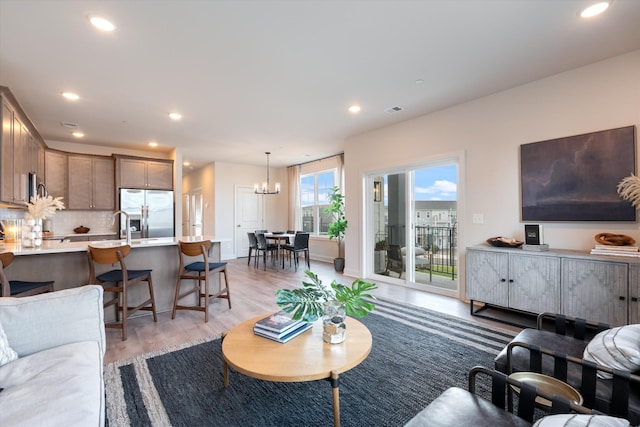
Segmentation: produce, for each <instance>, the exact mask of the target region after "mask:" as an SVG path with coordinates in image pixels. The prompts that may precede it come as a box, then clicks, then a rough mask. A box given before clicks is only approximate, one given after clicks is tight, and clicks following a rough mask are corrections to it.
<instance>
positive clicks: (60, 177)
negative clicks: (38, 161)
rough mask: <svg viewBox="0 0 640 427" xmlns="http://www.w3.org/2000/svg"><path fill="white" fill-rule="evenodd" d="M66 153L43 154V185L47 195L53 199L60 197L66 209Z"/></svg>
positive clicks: (49, 151) (52, 152)
mask: <svg viewBox="0 0 640 427" xmlns="http://www.w3.org/2000/svg"><path fill="white" fill-rule="evenodd" d="M67 170H68V166H67V153H64V152H62V151H52V150H47V151H46V152H45V154H44V184H45V186H46V187H47V193H48V194H49V195H51V196H53V197H62V198H63V199H62V201H63V202H64V204H65V207H68V206H67V205H68V200H67V199H68V197H67V194H68V193H67Z"/></svg>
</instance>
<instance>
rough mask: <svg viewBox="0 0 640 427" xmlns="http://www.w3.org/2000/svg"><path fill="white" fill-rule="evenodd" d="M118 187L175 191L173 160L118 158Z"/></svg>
mask: <svg viewBox="0 0 640 427" xmlns="http://www.w3.org/2000/svg"><path fill="white" fill-rule="evenodd" d="M117 174H118V187H120V188H143V189H154V190H173V160H150V159H142V158H132V157H119V156H118V157H117Z"/></svg>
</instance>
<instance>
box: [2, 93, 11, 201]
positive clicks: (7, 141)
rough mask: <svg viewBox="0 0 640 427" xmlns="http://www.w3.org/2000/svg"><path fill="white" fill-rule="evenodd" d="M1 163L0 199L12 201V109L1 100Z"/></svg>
mask: <svg viewBox="0 0 640 427" xmlns="http://www.w3.org/2000/svg"><path fill="white" fill-rule="evenodd" d="M0 144H2V151H0V156H2V163H1V164H0V166H1V168H2V171H1V175H2V176H0V178H1V179H2V184H1V185H0V199H1V200H2V201H3V202H7V203H12V202H13V109H11V107H10V106H9V105H8V104H6V103H5V102H4V101H3V102H2V139H1V140H0Z"/></svg>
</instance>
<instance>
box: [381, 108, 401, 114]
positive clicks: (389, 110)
mask: <svg viewBox="0 0 640 427" xmlns="http://www.w3.org/2000/svg"><path fill="white" fill-rule="evenodd" d="M402 110H403V108H402V107H391V108H387V109H386V110H384V111H385V112H387V113H397V112H400V111H402Z"/></svg>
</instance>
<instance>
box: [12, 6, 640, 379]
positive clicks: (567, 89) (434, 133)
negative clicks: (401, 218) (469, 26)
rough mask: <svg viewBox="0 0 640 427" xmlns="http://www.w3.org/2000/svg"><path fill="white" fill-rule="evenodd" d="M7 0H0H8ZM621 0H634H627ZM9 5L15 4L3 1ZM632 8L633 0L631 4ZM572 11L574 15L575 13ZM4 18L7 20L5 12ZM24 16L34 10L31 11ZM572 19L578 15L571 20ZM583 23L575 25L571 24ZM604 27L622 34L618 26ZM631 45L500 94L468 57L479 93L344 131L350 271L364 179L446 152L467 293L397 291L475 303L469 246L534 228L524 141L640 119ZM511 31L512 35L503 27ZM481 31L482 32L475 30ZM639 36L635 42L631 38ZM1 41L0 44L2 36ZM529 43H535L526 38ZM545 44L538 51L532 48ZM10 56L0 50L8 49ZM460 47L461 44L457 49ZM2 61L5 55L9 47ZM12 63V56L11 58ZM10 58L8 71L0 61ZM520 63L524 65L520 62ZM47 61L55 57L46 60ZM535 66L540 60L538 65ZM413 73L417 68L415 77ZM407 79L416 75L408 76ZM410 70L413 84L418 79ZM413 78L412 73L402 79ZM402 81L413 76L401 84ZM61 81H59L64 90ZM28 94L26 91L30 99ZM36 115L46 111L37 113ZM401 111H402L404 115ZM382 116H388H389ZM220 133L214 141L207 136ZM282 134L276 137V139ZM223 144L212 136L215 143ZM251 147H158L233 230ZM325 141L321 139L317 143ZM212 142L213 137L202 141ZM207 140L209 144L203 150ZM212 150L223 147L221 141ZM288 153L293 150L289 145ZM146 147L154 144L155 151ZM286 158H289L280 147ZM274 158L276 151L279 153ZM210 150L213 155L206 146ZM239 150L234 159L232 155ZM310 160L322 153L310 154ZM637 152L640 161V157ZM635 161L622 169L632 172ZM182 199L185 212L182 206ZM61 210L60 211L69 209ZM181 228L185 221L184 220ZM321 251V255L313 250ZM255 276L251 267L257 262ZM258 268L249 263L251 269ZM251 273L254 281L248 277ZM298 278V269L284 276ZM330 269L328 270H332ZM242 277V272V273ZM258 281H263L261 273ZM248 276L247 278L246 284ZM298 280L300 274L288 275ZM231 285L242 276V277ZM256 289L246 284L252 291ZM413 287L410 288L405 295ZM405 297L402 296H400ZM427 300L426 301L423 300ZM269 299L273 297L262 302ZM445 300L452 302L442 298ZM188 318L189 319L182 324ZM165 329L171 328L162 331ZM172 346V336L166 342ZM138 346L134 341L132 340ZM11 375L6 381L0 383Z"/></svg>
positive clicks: (55, 143)
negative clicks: (192, 160) (528, 218)
mask: <svg viewBox="0 0 640 427" xmlns="http://www.w3.org/2000/svg"><path fill="white" fill-rule="evenodd" d="M6 1H7V0H1V2H0V11H2V7H3V6H2V3H5V2H6ZM571 3H572V4H571V6H572V7H573V6H575V9H576V10H577V6H578V5H579V4H580V3H581V2H579V1H576V2H571ZM617 3H619V4H620V5H625V3H631V2H624V1H618V2H617ZM5 4H6V3H5ZM627 7H631V6H627ZM630 15H631V16H632V17H638V18H639V19H640V17H639V16H638V9H637V8H636V7H631V13H630ZM572 18H573V16H572ZM2 19H3V21H0V22H2V23H3V24H4V22H5V21H4V20H5V19H9V18H2ZM25 19H26V18H25ZM572 25H573V24H572ZM572 28H573V27H572ZM600 31H604V32H615V29H611V28H609V29H606V30H602V29H601V28H600ZM634 36H635V37H634V38H633V40H632V41H633V43H635V47H634V48H632V49H629V48H628V45H626V46H625V47H624V48H617V47H616V45H615V43H612V47H611V48H610V49H609V51H608V53H607V54H606V55H604V56H602V57H600V58H599V59H598V60H595V61H589V62H587V63H585V64H583V65H580V66H577V67H572V68H570V69H566V68H565V67H564V66H563V65H564V64H563V59H564V58H563V57H564V56H565V55H567V56H570V52H567V51H564V52H556V57H555V59H556V60H557V62H558V68H557V70H558V71H557V72H554V73H550V74H547V75H544V76H543V75H538V74H536V73H535V70H533V69H532V70H531V73H530V74H529V75H530V76H534V78H532V79H531V80H528V81H527V82H523V83H517V84H512V85H507V86H508V87H509V88H508V89H500V90H498V91H494V92H488V93H478V94H477V95H476V96H474V92H473V89H472V88H467V87H465V85H464V83H465V79H464V74H469V75H471V74H473V73H480V72H485V73H488V74H497V75H499V76H500V78H501V79H504V80H505V81H506V80H508V79H509V77H510V75H509V72H508V71H509V70H506V69H503V68H493V67H492V65H493V64H492V63H491V62H490V61H489V62H488V63H487V64H483V65H485V66H486V69H482V70H475V69H474V68H473V67H471V66H469V67H468V68H466V69H464V70H463V72H461V74H462V77H461V78H460V81H459V85H460V87H461V89H460V90H464V89H467V90H468V91H469V92H470V93H471V95H470V96H469V98H468V100H464V101H463V102H458V103H452V104H443V105H442V107H441V108H434V109H433V110H432V111H430V112H427V113H425V114H412V115H411V116H407V118H406V119H403V120H398V121H397V122H393V123H391V124H386V123H384V124H381V125H380V126H372V127H362V129H365V130H363V131H361V132H353V133H351V134H348V135H346V136H345V138H344V146H343V147H342V148H341V149H338V150H335V151H332V152H330V153H328V154H331V155H335V154H338V153H339V152H340V151H343V152H344V174H345V187H344V193H345V195H346V197H347V204H346V214H347V218H348V219H349V229H348V235H347V238H346V239H345V242H344V243H345V253H346V267H345V272H344V273H345V278H351V277H363V278H367V279H372V278H374V277H375V276H374V275H373V268H371V263H372V261H371V260H370V259H369V258H368V255H367V254H369V253H372V252H373V250H372V248H373V245H374V244H375V241H374V236H371V235H369V234H368V230H369V228H368V227H369V224H368V223H367V219H366V218H367V215H366V208H365V207H364V205H365V201H366V200H367V198H368V197H370V195H369V194H365V192H368V191H369V188H368V187H366V186H365V185H364V183H365V178H366V177H368V176H370V175H372V174H375V173H378V172H384V171H388V170H394V169H397V168H402V167H406V166H411V165H416V164H432V163H438V162H441V161H443V160H446V161H454V162H456V164H457V165H458V170H459V179H458V189H457V191H458V210H459V214H458V217H459V218H460V221H459V248H460V250H459V254H458V255H459V259H460V270H459V272H460V278H459V280H460V283H461V289H460V294H459V295H458V299H454V302H451V303H449V302H447V301H446V300H442V299H440V298H438V297H433V298H431V297H422V296H420V294H419V293H414V292H413V290H411V289H408V288H403V287H402V286H400V287H398V288H397V289H394V290H393V291H386V290H385V292H389V293H390V294H394V292H395V295H394V296H395V297H396V298H404V299H405V300H406V301H407V302H410V301H411V300H413V301H416V300H420V301H421V304H424V305H428V304H433V305H439V304H441V306H442V307H445V308H443V310H445V311H447V310H449V311H450V312H453V313H456V312H458V313H459V312H461V311H464V310H467V309H468V308H467V306H465V299H466V296H465V292H464V283H465V281H466V272H465V248H466V247H468V246H473V245H478V244H481V243H483V242H485V241H486V239H487V238H489V237H493V236H506V237H513V238H516V239H518V240H524V227H523V222H522V221H521V219H520V208H521V206H520V183H519V179H520V172H519V168H520V159H519V148H520V146H521V145H522V144H527V143H532V142H538V141H544V140H549V139H554V138H561V137H568V136H573V135H581V134H585V133H590V132H596V131H601V130H607V129H615V128H620V127H626V126H636V127H637V126H638V124H640V86H639V83H638V77H637V76H638V75H640V31H638V30H636V32H635V33H634ZM505 37H508V36H505ZM469 38H470V39H471V38H472V36H469ZM633 43H630V44H633ZM0 46H1V45H0ZM552 48H553V46H552V45H550V44H547V45H543V46H541V47H539V49H541V50H545V49H552ZM522 50H526V47H525V46H523V47H522ZM534 53H536V52H533V53H532V55H533V54H534ZM0 55H1V52H0ZM451 55H454V54H451ZM0 58H2V59H4V57H2V56H0ZM3 62H4V61H3ZM5 66H6V65H0V71H2V70H3V68H2V67H5ZM7 67H8V68H6V69H5V70H11V71H12V73H11V79H15V81H16V82H17V81H18V80H17V77H16V75H17V73H16V72H15V70H13V69H12V68H11V67H9V66H7ZM513 67H514V68H517V67H518V64H513ZM45 68H46V67H45ZM532 68H533V67H532ZM2 74H3V73H1V72H0V85H5V84H6V85H7V86H9V87H10V88H11V89H13V88H14V87H16V88H19V89H18V90H17V93H16V96H17V98H18V99H19V100H22V99H23V98H22V97H21V96H20V95H21V93H23V94H25V96H26V95H27V94H28V93H29V90H26V89H25V87H26V86H27V87H28V85H26V86H25V84H24V83H21V84H20V85H18V84H16V85H13V84H11V83H12V82H10V81H9V82H6V81H4V78H5V77H4V76H3V75H2ZM412 76H413V75H412ZM404 79H405V80H406V77H404ZM413 79H414V78H413V77H412V78H411V79H410V80H411V81H410V83H411V85H416V87H420V86H419V85H417V84H416V83H414V81H413ZM389 81H390V82H395V81H396V79H395V77H389ZM403 81H404V80H403ZM397 84H398V85H399V86H401V85H402V84H404V83H397ZM437 87H438V84H437V83H434V84H433V86H431V87H430V88H429V89H428V91H426V90H425V92H427V93H423V94H421V95H420V96H422V97H429V96H434V97H435V96H436V95H437ZM51 90H58V88H57V87H56V88H54V89H51ZM24 99H26V98H24ZM35 105H36V103H35V102H33V101H29V102H28V103H25V105H24V106H25V109H27V110H29V107H31V106H35ZM28 113H29V114H30V115H32V116H33V119H34V120H36V121H37V118H38V117H37V114H36V113H35V112H31V111H28ZM398 114H401V113H398ZM381 123H382V122H381ZM47 142H48V143H50V146H51V147H52V148H57V149H65V150H69V151H75V152H79V153H92V154H107V152H109V153H111V152H113V151H114V149H113V148H112V147H104V146H102V147H98V146H90V145H85V144H82V143H78V142H74V141H60V140H56V139H52V140H50V141H49V140H48V141H47ZM209 142H210V141H207V143H209ZM274 144H276V142H274ZM211 145H213V144H211ZM247 145H248V146H249V147H248V148H247V150H250V151H254V152H257V154H258V158H257V159H256V158H252V159H251V162H250V164H249V163H243V162H242V157H241V156H239V157H233V158H232V157H230V158H228V159H224V160H216V161H207V162H206V163H204V164H201V165H199V166H198V167H197V168H195V169H194V170H191V169H189V167H188V166H184V165H183V160H184V154H182V153H181V152H180V150H178V151H177V152H174V153H172V154H160V155H158V154H152V155H151V154H150V155H149V156H150V157H151V156H157V157H163V158H167V157H169V156H171V155H174V156H175V159H174V160H175V167H176V171H175V177H176V180H179V181H178V182H180V183H181V184H182V186H180V185H179V186H177V187H179V188H176V201H177V206H178V205H179V203H180V202H179V200H180V198H181V196H182V195H183V194H187V193H191V192H192V191H194V190H195V189H198V188H200V189H202V191H203V197H204V204H205V206H206V208H205V212H206V215H205V217H204V218H203V220H204V227H205V229H206V230H208V231H210V232H211V234H215V235H217V236H225V237H229V238H233V233H234V230H235V227H236V223H235V218H234V216H233V215H232V210H233V209H232V207H233V206H234V203H235V188H236V187H237V186H250V187H253V185H254V184H255V183H256V182H261V181H263V180H264V174H265V165H264V163H263V162H264V157H263V152H264V151H265V150H266V149H271V150H272V151H273V152H274V154H276V150H275V148H273V149H272V148H268V147H267V148H265V149H263V147H262V145H260V144H257V143H254V144H251V143H248V144H247ZM316 145H321V144H320V143H319V142H316ZM202 147H207V145H203V146H202ZM202 147H201V148H200V150H202V151H205V150H204V149H203V148H202ZM115 151H120V152H122V153H131V151H128V150H127V149H124V148H123V149H116V150H115ZM212 151H214V150H212ZM279 151H287V149H286V148H282V149H281V150H279ZM142 152H145V151H143V149H142V148H138V149H136V150H135V153H136V154H139V153H142ZM145 153H148V152H145ZM273 157H279V156H273ZM273 157H272V159H273ZM203 158H204V156H203ZM230 159H232V160H230ZM306 160H307V159H306V158H304V157H299V158H297V159H296V160H295V162H291V163H282V161H283V160H282V159H279V160H278V163H279V164H277V165H275V166H274V165H272V167H271V179H272V182H276V181H278V182H280V183H282V192H281V194H279V195H275V196H266V197H265V198H264V199H265V212H266V215H265V218H266V223H265V227H266V228H268V229H271V230H285V229H287V228H288V226H289V223H290V221H289V215H290V214H289V206H288V200H287V199H288V195H289V194H288V192H289V187H288V185H287V170H286V166H288V165H293V164H300V163H304V162H305V161H306ZM308 160H309V161H312V160H315V159H308ZM636 160H637V159H636ZM636 164H637V163H636ZM631 172H635V171H623V173H624V174H625V175H627V174H629V173H631ZM179 210H180V209H177V210H176V211H179ZM66 214H67V213H65V212H61V213H59V214H58V215H66ZM475 214H481V215H482V217H483V222H482V223H481V224H478V223H474V222H473V221H472V216H473V215H475ZM181 219H182V215H181V213H179V212H176V223H177V224H181V222H182V221H181ZM544 227H545V243H547V244H549V246H550V247H551V248H552V249H570V250H577V251H583V252H584V253H585V254H586V253H588V251H589V250H590V249H591V248H593V246H594V244H595V241H594V236H595V235H596V234H598V233H600V232H611V233H619V234H625V235H629V236H631V237H633V238H634V239H635V240H640V231H639V230H638V223H637V221H636V222H625V223H623V222H597V223H596V222H551V223H546V224H544ZM177 229H178V228H177ZM311 244H312V245H315V247H314V249H315V250H312V269H313V261H321V262H324V261H329V260H330V259H331V258H332V257H334V256H335V255H336V254H337V253H336V252H337V251H336V252H334V251H335V243H334V242H329V241H328V240H327V239H326V238H324V237H317V238H315V239H313V240H312V243H311ZM221 252H222V258H223V259H224V260H227V261H230V262H236V263H237V264H238V266H239V264H244V260H243V259H240V260H235V258H237V257H238V256H239V254H238V251H237V250H236V247H235V246H234V244H233V243H231V242H227V243H226V244H223V245H222V247H221ZM314 256H315V259H314ZM250 273H252V274H253V272H250ZM247 274H249V273H247ZM240 277H242V279H241V280H242V281H243V282H244V281H245V280H246V281H247V282H248V281H250V280H251V281H253V280H255V277H254V276H251V279H247V278H246V277H244V276H240ZM269 277H270V278H273V279H274V281H275V284H272V285H271V287H270V288H269V292H265V291H263V290H260V291H258V297H259V298H260V299H261V302H260V303H258V304H256V306H252V305H251V304H249V306H250V308H247V309H246V310H247V311H241V312H240V314H242V315H247V316H248V315H253V314H254V312H253V311H252V310H257V309H260V310H265V309H266V307H267V306H268V307H271V308H273V309H275V306H274V305H273V301H272V300H271V298H272V297H273V294H272V293H271V291H272V290H273V288H274V287H275V288H277V287H284V286H288V285H285V284H284V283H283V279H282V278H277V277H276V278H274V275H273V274H270V275H269ZM283 277H285V278H289V279H292V280H295V284H298V283H299V280H300V277H299V276H295V275H292V276H283ZM326 277H327V278H328V279H329V278H330V277H332V276H331V275H330V274H327V276H326ZM231 280H232V281H233V280H234V278H233V277H232V278H231ZM256 281H257V282H259V279H258V280H256ZM243 284H246V283H243ZM289 285H291V286H293V285H294V284H289ZM232 286H233V283H232ZM245 292H246V293H245ZM405 293H406V295H405ZM249 295H250V291H249V290H248V289H247V290H246V291H243V292H242V293H241V294H240V295H239V296H238V297H239V298H243V297H249ZM398 295H401V297H400V296H398ZM421 298H425V299H421ZM264 301H268V302H266V303H265V302H264ZM441 301H444V302H441ZM225 307H226V306H224V304H215V305H214V306H212V316H213V317H215V316H216V315H220V316H221V317H222V319H223V320H222V321H221V324H217V325H216V327H218V328H223V327H224V326H229V327H231V326H233V324H234V322H238V321H240V320H242V319H240V318H239V317H241V316H240V314H237V313H238V312H237V311H233V310H231V311H227V310H226V309H225ZM186 317H187V318H189V319H190V320H193V321H192V323H183V322H184V320H177V321H175V323H177V325H174V326H173V327H174V328H175V329H176V330H180V329H182V331H180V332H175V330H173V329H172V330H171V333H172V334H173V333H177V334H181V333H182V334H184V335H183V336H182V337H181V338H180V339H183V338H184V337H185V336H188V337H190V338H194V337H198V338H200V337H201V336H203V335H206V334H207V333H210V332H211V330H207V327H205V326H203V325H202V323H201V319H200V318H197V320H196V316H193V319H192V316H190V315H188V316H186ZM136 322H139V324H138V325H137V326H136V328H137V327H139V328H140V331H141V333H140V338H138V339H139V341H135V344H133V345H131V344H129V345H124V344H122V343H120V342H117V340H116V341H113V340H112V341H111V342H109V340H108V343H107V344H108V345H110V347H109V351H117V350H118V349H121V350H122V352H123V354H127V356H126V357H129V356H131V355H134V354H137V353H138V352H140V351H142V350H141V349H142V348H143V347H144V348H147V347H146V345H147V344H150V343H151V344H150V345H152V344H153V342H154V340H155V338H154V337H153V333H154V332H157V331H158V329H157V328H156V327H155V325H153V324H152V323H151V322H150V321H149V319H145V318H140V319H136ZM178 322H180V323H178ZM160 330H162V329H160ZM167 344H171V345H172V344H174V343H168V342H167ZM133 347H135V348H133ZM0 385H1V384H0Z"/></svg>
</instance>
